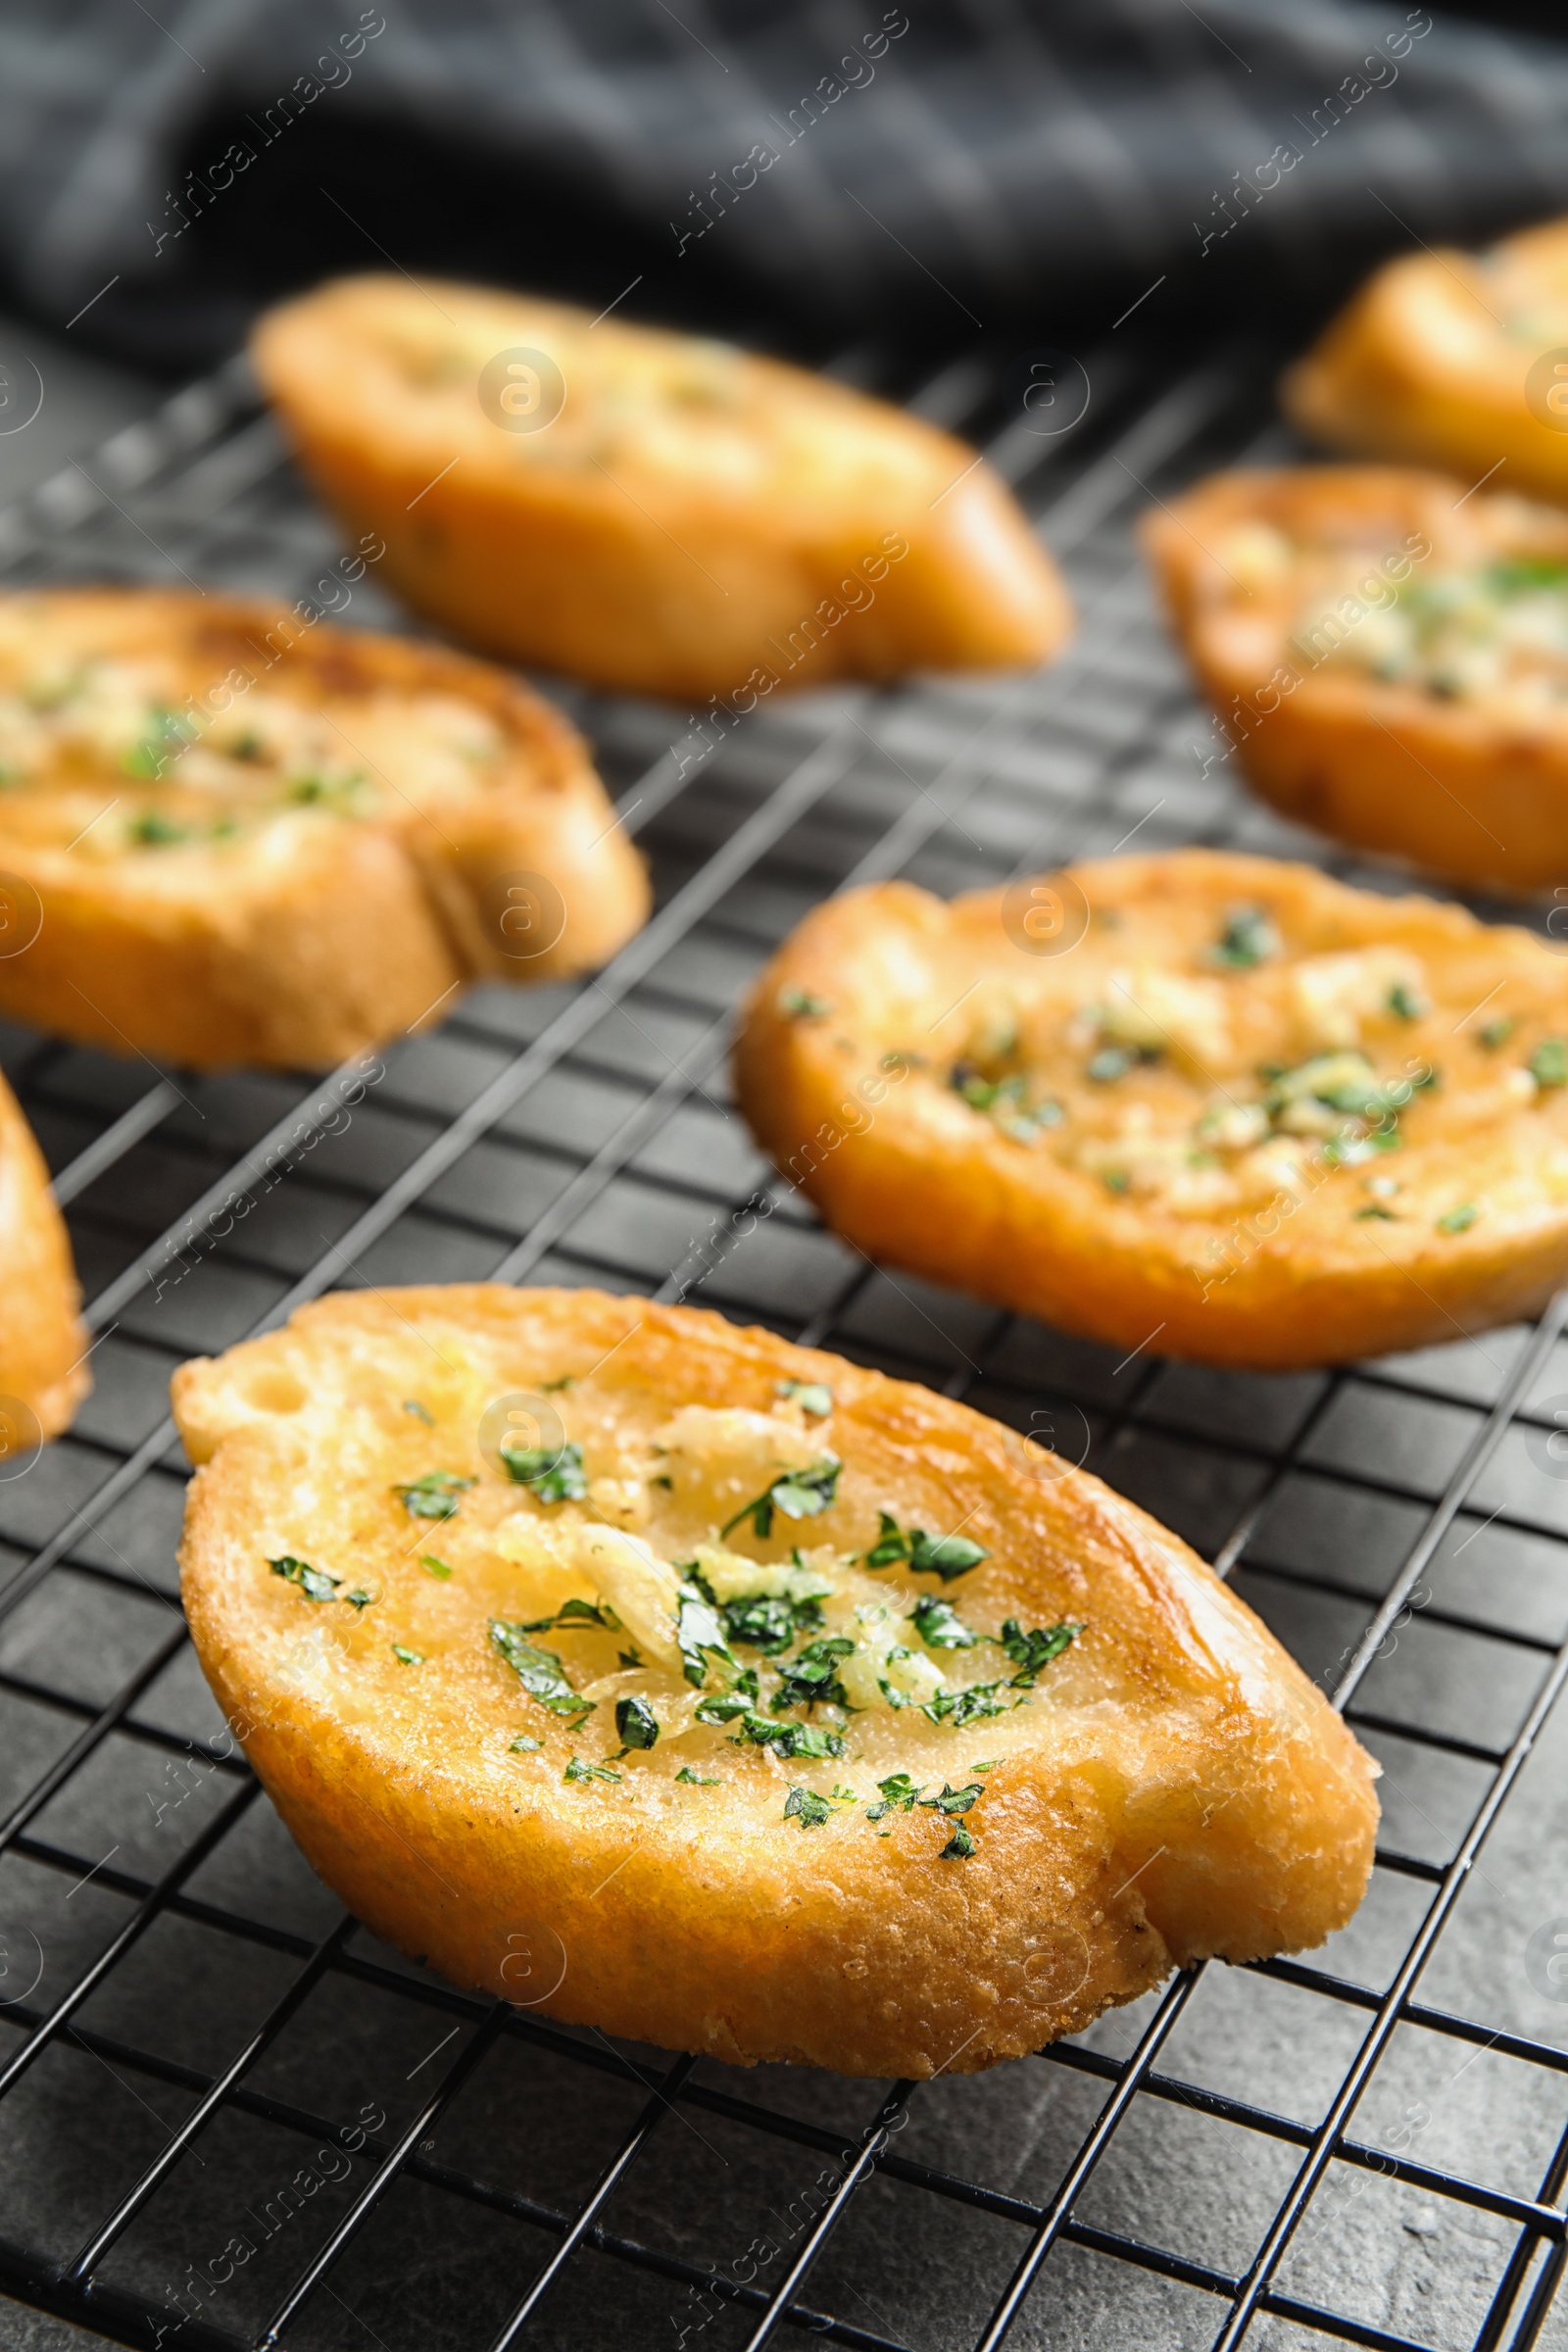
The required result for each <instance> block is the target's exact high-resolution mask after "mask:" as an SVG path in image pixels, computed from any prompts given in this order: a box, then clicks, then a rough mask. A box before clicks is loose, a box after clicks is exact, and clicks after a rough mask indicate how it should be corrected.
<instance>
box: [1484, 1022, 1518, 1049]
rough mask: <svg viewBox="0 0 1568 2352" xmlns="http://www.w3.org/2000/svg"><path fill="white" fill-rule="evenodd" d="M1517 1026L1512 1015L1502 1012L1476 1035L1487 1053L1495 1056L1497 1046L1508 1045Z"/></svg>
mask: <svg viewBox="0 0 1568 2352" xmlns="http://www.w3.org/2000/svg"><path fill="white" fill-rule="evenodd" d="M1518 1026H1519V1024H1518V1022H1517V1021H1516V1020H1515V1019H1514V1018H1513V1016H1512V1014H1511V1013H1506V1012H1504V1013H1500V1014H1499V1015H1498V1017H1497V1019H1496V1020H1495V1021H1488V1022H1486V1023H1485V1024H1484V1026H1483V1027H1482V1028H1481V1029H1479V1030H1478V1031H1477V1032H1476V1034H1477V1036H1478V1038H1479V1039H1480V1042H1481V1043H1482V1045H1484V1046H1485V1047H1486V1049H1487V1052H1488V1053H1489V1054H1495V1052H1496V1051H1497V1048H1498V1047H1499V1046H1505V1045H1506V1044H1507V1043H1508V1040H1509V1038H1510V1037H1512V1035H1513V1033H1514V1031H1515V1030H1516V1029H1517V1028H1518Z"/></svg>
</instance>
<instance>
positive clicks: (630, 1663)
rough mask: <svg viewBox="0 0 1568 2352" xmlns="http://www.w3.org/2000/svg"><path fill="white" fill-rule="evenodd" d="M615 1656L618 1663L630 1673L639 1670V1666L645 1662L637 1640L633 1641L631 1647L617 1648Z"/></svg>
mask: <svg viewBox="0 0 1568 2352" xmlns="http://www.w3.org/2000/svg"><path fill="white" fill-rule="evenodd" d="M615 1658H616V1662H617V1664H619V1665H621V1666H624V1667H625V1668H626V1669H627V1671H628V1673H632V1674H635V1673H636V1672H637V1670H638V1668H639V1667H640V1666H641V1665H642V1662H643V1657H642V1651H641V1650H640V1649H639V1648H638V1646H637V1644H636V1642H633V1643H632V1645H631V1647H630V1649H617V1650H616V1652H615Z"/></svg>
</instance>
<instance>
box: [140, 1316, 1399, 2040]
mask: <svg viewBox="0 0 1568 2352" xmlns="http://www.w3.org/2000/svg"><path fill="white" fill-rule="evenodd" d="M173 1398H174V1411H175V1415H176V1418H177V1420H178V1423H179V1427H180V1430H181V1433H182V1435H183V1437H184V1440H185V1445H186V1447H187V1450H188V1451H189V1453H190V1454H191V1456H192V1458H193V1459H194V1460H195V1461H197V1462H199V1463H201V1464H202V1465H203V1467H202V1468H201V1469H200V1471H199V1472H198V1475H197V1477H196V1479H195V1481H194V1483H193V1485H192V1488H191V1491H190V1496H189V1502H188V1508H187V1515H186V1525H185V1536H184V1543H183V1546H182V1550H181V1561H182V1571H183V1590H184V1597H185V1606H186V1609H187V1612H188V1614H189V1618H190V1625H191V1632H192V1636H193V1639H194V1641H195V1643H196V1648H197V1652H198V1655H199V1656H200V1659H201V1662H202V1665H203V1667H204V1669H205V1671H206V1674H207V1676H208V1679H209V1681H210V1683H211V1684H212V1687H213V1690H214V1692H215V1694H216V1696H217V1698H218V1701H219V1703H220V1705H221V1707H222V1709H223V1710H224V1713H225V1714H226V1715H227V1716H228V1717H229V1719H230V1721H231V1722H232V1723H233V1724H234V1726H235V1728H236V1730H237V1732H238V1734H239V1737H240V1738H241V1739H242V1740H243V1741H244V1743H245V1746H246V1749H247V1751H248V1753H249V1755H250V1758H251V1760H252V1762H253V1763H254V1764H255V1766H256V1769H257V1771H258V1772H259V1773H260V1775H261V1777H262V1780H263V1782H264V1783H265V1785H266V1787H267V1789H268V1790H269V1791H270V1795H271V1796H272V1799H273V1801H274V1802H275V1804H276V1805H277V1807H278V1810H279V1812H280V1813H281V1814H282V1816H283V1818H284V1820H285V1821H286V1822H287V1824H288V1825H289V1827H290V1828H291V1829H292V1831H293V1832H294V1834H295V1836H296V1837H297V1838H298V1839H299V1841H300V1843H301V1845H302V1846H303V1847H304V1849H305V1852H306V1854H307V1855H308V1856H309V1857H310V1859H311V1861H312V1862H313V1863H314V1864H315V1866H316V1868H317V1869H318V1870H319V1872H320V1873H321V1875H322V1877H323V1878H324V1879H325V1880H326V1882H327V1883H328V1885H329V1886H331V1887H333V1888H334V1889H335V1891H336V1892H337V1893H338V1894H340V1895H341V1896H342V1898H343V1899H344V1901H345V1902H346V1903H348V1904H349V1905H350V1906H351V1907H352V1908H353V1909H354V1910H355V1911H356V1912H357V1914H358V1915H359V1916H360V1917H361V1918H362V1919H364V1920H365V1921H366V1922H367V1923H368V1925H369V1926H370V1927H371V1928H372V1929H373V1930H374V1932H375V1933H376V1934H378V1935H380V1936H384V1937H387V1938H388V1939H390V1940H391V1941H392V1942H394V1943H396V1944H398V1945H400V1946H401V1947H402V1948H403V1949H404V1950H406V1951H409V1952H413V1953H416V1954H418V1955H420V1956H423V1957H426V1958H428V1960H429V1961H430V1962H431V1963H432V1964H433V1965H434V1966H435V1967H437V1968H439V1969H441V1970H442V1971H444V1972H445V1974H446V1975H447V1976H449V1977H450V1978H452V1979H453V1980H454V1981H455V1982H457V1983H459V1984H463V1985H480V1986H483V1987H486V1988H487V1989H489V1990H492V1991H495V1992H498V1993H500V1994H502V1995H503V1996H504V1997H507V1998H510V1999H513V2000H516V2001H521V2002H527V2003H529V2004H532V2005H538V2006H540V2007H542V2008H544V2009H546V2010H548V2011H549V2012H550V2013H551V2014H552V2015H554V2016H557V2017H561V2018H565V2019H571V2020H575V2021H577V2022H580V2023H583V2024H591V2025H594V2026H596V2027H599V2028H602V2029H603V2030H605V2031H607V2032H610V2033H615V2034H627V2035H630V2036H632V2037H633V2038H635V2039H640V2040H647V2041H653V2042H657V2043H661V2044H662V2045H664V2046H666V2047H668V2048H674V2049H691V2050H699V2051H709V2052H711V2053H712V2054H713V2055H714V2056H717V2057H720V2058H724V2059H727V2060H730V2061H734V2062H740V2063H747V2062H752V2061H756V2060H761V2059H795V2060H800V2061H803V2062H806V2063H809V2064H813V2065H819V2066H832V2067H837V2068H840V2069H842V2070H843V2071H845V2072H847V2073H851V2074H866V2075H916V2076H920V2075H930V2074H933V2073H935V2072H937V2071H939V2070H941V2069H945V2068H952V2069H956V2070H957V2071H959V2072H968V2071H970V2070H973V2069H976V2068H979V2067H984V2066H989V2065H992V2064H994V2063H995V2062H996V2061H997V2060H999V2059H1001V2058H1005V2057H1009V2056H1013V2055H1016V2054H1018V2053H1020V2052H1023V2051H1026V2050H1028V2049H1031V2048H1033V2047H1034V2046H1036V2045H1037V2044H1038V2043H1040V2042H1042V2041H1044V2040H1047V2039H1050V2038H1051V2037H1052V2036H1054V2035H1057V2034H1064V2033H1069V2032H1072V2031H1074V2030H1076V2029H1077V2028H1080V2027H1082V2026H1084V2025H1086V2024H1087V2023H1088V2022H1089V2020H1090V2019H1091V2018H1093V2017H1094V2016H1096V2015H1097V2014H1098V2013H1099V2012H1100V2011H1101V2010H1102V2009H1103V2008H1104V2007H1106V2006H1107V2005H1108V2004H1110V2003H1113V2002H1118V2001H1125V2000H1129V1999H1131V1998H1132V1997H1134V1996H1135V1995H1136V1994H1137V1993H1139V1992H1141V1991H1143V1990H1144V1989H1146V1988H1147V1987H1148V1986H1149V1985H1152V1984H1154V1983H1155V1982H1156V1981H1157V1980H1158V1979H1159V1977H1160V1976H1161V1975H1162V1974H1163V1973H1164V1972H1165V1971H1166V1970H1167V1969H1169V1968H1170V1967H1171V1966H1172V1965H1175V1964H1179V1963H1183V1962H1186V1961H1188V1960H1191V1959H1193V1958H1195V1957H1196V1956H1198V1955H1199V1954H1207V1953H1222V1954H1224V1955H1226V1956H1227V1957H1229V1958H1231V1959H1235V1960H1242V1959H1248V1958H1251V1957H1254V1956H1257V1955H1259V1954H1263V1953H1269V1952H1277V1951H1282V1950H1289V1949H1295V1948H1298V1947H1299V1946H1303V1945H1307V1944H1314V1943H1317V1942H1319V1941H1320V1940H1321V1939H1322V1938H1323V1936H1326V1935H1327V1934H1329V1933H1330V1932H1331V1931H1332V1930H1334V1929H1335V1928H1337V1927H1339V1926H1341V1925H1342V1924H1343V1923H1344V1921H1345V1920H1347V1919H1348V1917H1349V1915H1350V1913H1351V1912H1352V1911H1353V1910H1354V1908H1355V1905H1356V1903H1357V1902H1358V1901H1359V1899H1360V1896H1361V1893H1362V1890H1363V1888H1364V1887H1365V1884H1366V1879H1367V1874H1368V1870H1369V1868H1370V1864H1371V1855H1372V1838H1373V1830H1374V1824H1375V1821H1376V1815H1377V1807H1376V1804H1375V1801H1374V1799H1373V1795H1372V1789H1371V1781H1372V1776H1373V1767H1372V1766H1371V1765H1370V1763H1369V1761H1368V1759H1367V1757H1366V1756H1365V1755H1364V1754H1363V1753H1362V1751H1361V1749H1360V1748H1359V1747H1358V1746H1357V1744H1356V1742H1355V1740H1353V1739H1352V1738H1351V1736H1350V1735H1349V1733H1348V1731H1347V1730H1346V1728H1345V1725H1344V1724H1343V1723H1342V1721H1341V1720H1340V1718H1339V1717H1338V1716H1337V1715H1335V1714H1334V1713H1333V1711H1332V1710H1331V1709H1330V1708H1329V1706H1328V1705H1327V1703H1326V1701H1325V1700H1324V1698H1323V1697H1322V1695H1321V1693H1320V1692H1319V1691H1316V1690H1315V1689H1314V1688H1313V1686H1312V1685H1311V1684H1310V1683H1309V1682H1308V1681H1307V1680H1306V1678H1305V1677H1304V1676H1303V1675H1302V1674H1301V1673H1300V1672H1299V1669H1298V1668H1297V1667H1296V1666H1295V1664H1294V1663H1293V1662H1292V1661H1291V1659H1290V1658H1288V1657H1287V1656H1286V1654H1285V1653H1284V1651H1283V1650H1281V1649H1280V1648H1279V1647H1278V1645H1277V1644H1276V1643H1275V1642H1274V1641H1273V1639H1272V1638H1271V1637H1270V1635H1269V1634H1268V1633H1267V1632H1265V1630H1264V1629H1263V1627H1262V1626H1261V1625H1259V1624H1258V1622H1257V1621H1256V1619H1255V1618H1253V1617H1252V1616H1251V1615H1250V1612H1249V1611H1248V1610H1247V1609H1246V1608H1245V1607H1244V1606H1243V1605H1242V1604H1241V1602H1240V1601H1238V1600H1237V1599H1236V1598H1235V1596H1234V1595H1233V1594H1232V1593H1230V1592H1229V1591H1227V1590H1226V1588H1225V1587H1224V1586H1223V1585H1221V1584H1220V1583H1219V1582H1218V1580H1217V1579H1216V1578H1215V1577H1214V1576H1213V1574H1212V1572H1211V1571H1210V1570H1209V1569H1208V1568H1206V1567H1205V1566H1204V1565H1203V1563H1202V1562H1201V1560H1199V1559H1198V1558H1197V1557H1196V1556H1195V1555H1194V1554H1193V1553H1192V1552H1191V1551H1189V1550H1188V1549H1187V1547H1186V1545H1185V1544H1181V1543H1179V1542H1178V1541H1177V1540H1176V1538H1174V1537H1173V1536H1171V1535H1169V1534H1167V1533H1166V1531H1165V1530H1164V1529H1162V1528H1160V1527H1159V1526H1157V1525H1156V1524H1155V1523H1154V1521H1153V1520H1152V1519H1150V1518H1149V1517H1147V1516H1146V1515H1145V1513H1144V1512H1142V1511H1140V1510H1138V1509H1136V1508H1135V1507H1134V1506H1133V1505H1132V1504H1131V1503H1129V1502H1126V1501H1124V1500H1122V1498H1121V1497H1120V1496H1119V1495H1115V1494H1113V1493H1111V1492H1110V1491H1109V1490H1108V1489H1107V1488H1105V1487H1103V1486H1102V1485H1101V1483H1100V1482H1099V1480H1098V1479H1095V1478H1093V1477H1090V1476H1087V1475H1086V1474H1084V1473H1083V1472H1081V1471H1077V1470H1073V1469H1071V1468H1070V1467H1068V1466H1067V1465H1066V1464H1065V1463H1062V1462H1060V1461H1058V1460H1057V1459H1056V1458H1055V1457H1054V1456H1053V1455H1050V1454H1046V1453H1044V1452H1042V1451H1041V1450H1040V1449H1039V1448H1037V1447H1034V1446H1030V1445H1029V1444H1027V1443H1026V1442H1025V1441H1024V1440H1023V1439H1021V1438H1020V1437H1018V1436H1017V1435H1016V1434H1015V1433H1014V1432H1013V1431H1012V1430H1010V1429H1005V1428H1004V1427H1002V1426H1001V1425H999V1424H998V1423H996V1422H994V1421H990V1420H988V1419H986V1418H985V1417H984V1416H982V1415H981V1414H979V1413H976V1412H973V1411H971V1410H970V1409H968V1408H967V1407H966V1406H964V1405H961V1404H958V1403H956V1402H953V1401H951V1400H949V1399H947V1398H944V1397H936V1396H933V1395H931V1394H930V1393H929V1392H927V1391H926V1390H924V1389H919V1388H915V1387H911V1386H909V1385H908V1384H907V1383H904V1382H900V1381H893V1380H889V1379H886V1378H884V1377H883V1376H882V1375H881V1374H879V1373H876V1372H871V1371H866V1370H863V1369H862V1368H860V1367H859V1366H857V1365H854V1364H850V1363H847V1362H844V1361H842V1360H840V1359H839V1358H837V1357H834V1356H830V1355H826V1354H821V1353H817V1352H814V1351H809V1350H807V1349H803V1348H795V1347H791V1346H790V1345H788V1344H787V1343H786V1342H784V1341H782V1340H779V1339H777V1338H775V1337H773V1335H772V1334H770V1333H768V1332H764V1331H743V1330H738V1329H737V1328H735V1327H734V1326H733V1325H731V1324H729V1323H727V1322H725V1321H724V1320H722V1319H721V1318H720V1317H719V1316H717V1315H713V1314H708V1313H699V1312H694V1311H692V1310H690V1309H686V1308H681V1307H672V1306H660V1305H654V1304H651V1303H649V1302H648V1301H646V1300H643V1299H623V1298H612V1297H608V1296H606V1295H604V1294H602V1293H598V1292H592V1291H520V1292H519V1291H512V1290H507V1289H503V1288H500V1287H496V1286H490V1287H485V1286H474V1287H471V1288H454V1289H450V1290H441V1289H424V1290H405V1291H400V1292H395V1293H391V1294H379V1293H377V1294H373V1295H372V1294H368V1293H361V1294H357V1295H354V1296H339V1297H335V1298H329V1299H323V1300H321V1301H319V1303H318V1304H316V1305H312V1306H308V1307H305V1308H303V1309H302V1310H301V1311H300V1312H299V1313H298V1314H297V1315H296V1316H295V1317H294V1318H293V1320H292V1322H290V1324H289V1325H288V1326H287V1328H286V1329H285V1330H282V1331H279V1332H275V1333H272V1334H270V1336H268V1337H267V1338H264V1339H261V1340H256V1341H251V1342H248V1343H246V1344H245V1345H244V1346H241V1347H238V1348H232V1349H230V1351H229V1352H228V1353H227V1354H226V1355H223V1356H221V1357H219V1358H218V1359H216V1360H213V1361H201V1362H196V1363H191V1364H187V1365H185V1366H184V1367H183V1368H182V1370H181V1371H180V1372H179V1373H178V1374H177V1375H176V1376H175V1380H174V1386H173Z"/></svg>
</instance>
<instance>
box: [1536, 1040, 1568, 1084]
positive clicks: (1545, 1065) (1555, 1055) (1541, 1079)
mask: <svg viewBox="0 0 1568 2352" xmlns="http://www.w3.org/2000/svg"><path fill="white" fill-rule="evenodd" d="M1529 1068H1530V1075H1531V1077H1532V1078H1533V1079H1534V1080H1535V1082H1536V1084H1537V1085H1538V1086H1568V1038H1561V1037H1544V1038H1543V1039H1542V1041H1541V1043H1540V1045H1539V1046H1538V1047H1537V1048H1536V1050H1535V1052H1534V1053H1533V1054H1531V1056H1530V1063H1529Z"/></svg>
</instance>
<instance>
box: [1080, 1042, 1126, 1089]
mask: <svg viewBox="0 0 1568 2352" xmlns="http://www.w3.org/2000/svg"><path fill="white" fill-rule="evenodd" d="M1137 1059H1138V1055H1137V1054H1136V1053H1135V1052H1134V1051H1133V1049H1132V1047H1131V1046H1102V1047H1101V1049H1100V1052H1099V1053H1098V1054H1092V1055H1091V1057H1090V1059H1089V1060H1088V1062H1087V1063H1086V1064H1085V1066H1084V1076H1085V1077H1086V1078H1091V1079H1093V1081H1094V1083H1095V1084H1096V1086H1110V1085H1111V1084H1113V1082H1114V1081H1115V1080H1116V1079H1118V1078H1125V1077H1126V1075H1127V1073H1128V1071H1129V1070H1130V1069H1131V1068H1132V1067H1133V1064H1134V1063H1135V1062H1136V1061H1137Z"/></svg>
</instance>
